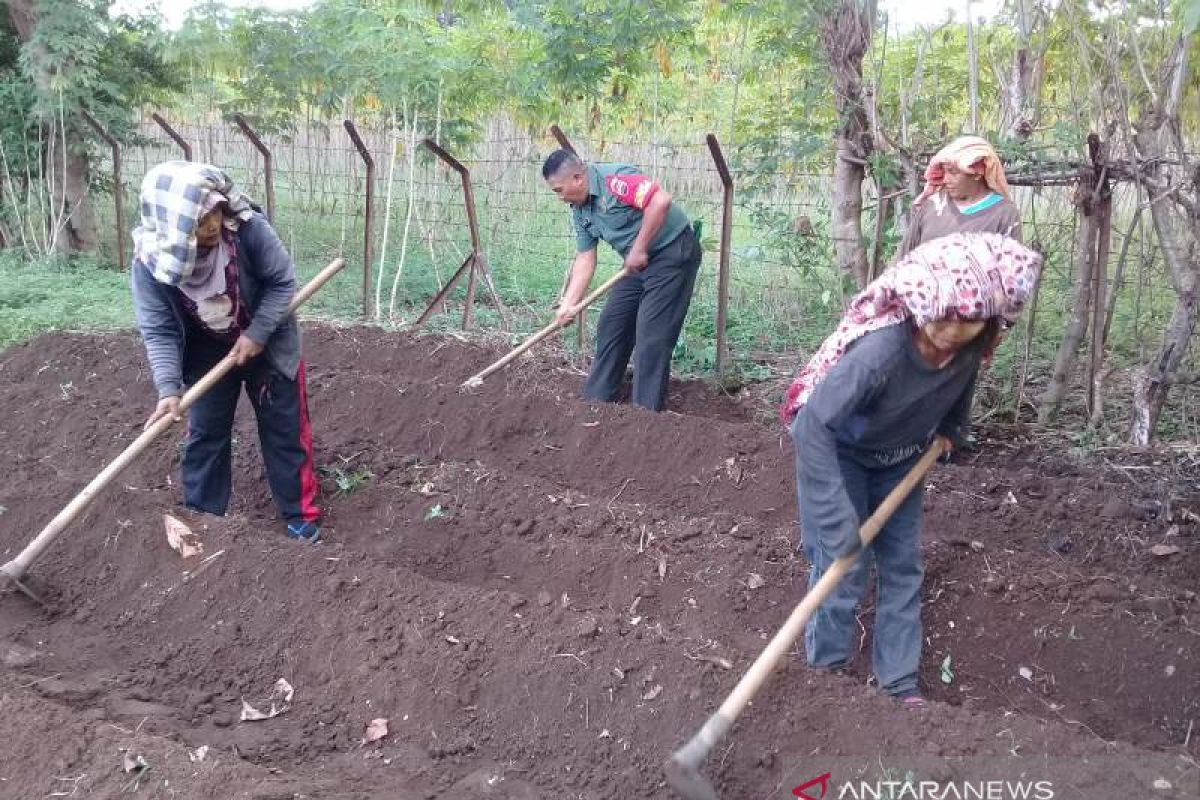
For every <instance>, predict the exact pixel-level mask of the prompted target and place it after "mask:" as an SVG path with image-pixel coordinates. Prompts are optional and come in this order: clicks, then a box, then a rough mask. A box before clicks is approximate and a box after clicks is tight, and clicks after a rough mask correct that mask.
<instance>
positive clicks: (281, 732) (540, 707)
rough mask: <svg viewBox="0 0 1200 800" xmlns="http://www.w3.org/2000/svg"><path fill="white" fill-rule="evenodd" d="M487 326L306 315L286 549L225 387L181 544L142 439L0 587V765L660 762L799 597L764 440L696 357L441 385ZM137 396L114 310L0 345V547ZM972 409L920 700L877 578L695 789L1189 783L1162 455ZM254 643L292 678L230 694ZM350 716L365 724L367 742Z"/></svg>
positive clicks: (1077, 793)
mask: <svg viewBox="0 0 1200 800" xmlns="http://www.w3.org/2000/svg"><path fill="white" fill-rule="evenodd" d="M494 355H495V353H493V352H491V351H489V350H487V349H484V348H481V347H479V346H476V345H471V344H466V343H463V342H460V341H457V340H455V339H450V338H437V337H412V336H406V335H397V334H389V333H385V332H381V331H378V330H374V329H363V328H329V327H317V328H310V329H309V330H308V333H307V361H308V364H309V376H310V377H309V380H310V386H309V393H310V398H311V406H312V413H313V423H314V431H315V436H316V442H317V461H318V464H319V465H321V466H322V467H323V468H324V473H325V475H326V483H325V489H326V493H325V498H324V499H325V505H326V510H327V516H326V525H325V531H326V536H327V541H326V542H325V543H323V544H322V545H320V546H318V547H315V548H312V547H304V546H301V545H297V544H294V543H291V542H289V541H288V540H286V539H285V538H284V537H283V536H282V534H281V533H280V529H279V525H278V523H277V522H276V521H275V519H274V517H273V509H272V506H271V503H270V498H269V496H268V494H267V490H266V483H265V480H263V479H262V474H261V473H262V469H261V462H260V460H259V457H258V454H257V437H256V435H255V434H254V431H253V425H252V414H250V413H249V408H243V409H242V410H241V413H240V415H239V425H238V429H237V440H236V444H235V448H236V455H235V461H236V466H235V471H236V474H235V495H236V498H235V506H234V508H233V509H232V510H231V513H230V515H229V516H228V517H225V518H212V517H199V516H195V515H183V518H184V519H185V520H186V521H188V522H189V523H190V524H192V525H193V527H194V528H195V529H196V530H197V531H198V532H199V533H200V535H201V538H202V539H203V541H204V548H205V552H204V556H200V557H196V558H193V559H192V560H190V561H187V562H184V561H181V560H180V558H179V556H178V555H177V554H176V553H175V552H173V551H172V550H170V549H169V548H168V546H167V544H166V541H165V538H164V534H163V524H162V514H163V513H164V512H172V513H177V511H178V509H177V507H176V505H175V504H176V501H177V475H176V468H177V453H178V450H177V447H176V446H175V445H174V443H171V444H168V443H165V442H164V443H160V444H159V445H158V446H156V447H155V448H153V452H152V453H151V454H148V455H147V456H146V457H145V458H143V459H142V460H141V461H139V462H138V463H137V464H135V465H134V466H133V467H132V468H131V469H130V470H129V471H128V472H127V473H126V474H125V475H123V476H122V477H121V479H120V480H119V481H118V485H116V486H114V487H112V488H110V489H109V490H108V491H107V492H106V493H105V495H104V496H103V498H102V499H101V500H100V501H99V502H97V503H96V504H95V506H94V507H93V508H92V509H91V510H90V511H89V512H88V514H87V515H86V517H85V518H84V519H83V520H81V521H79V522H77V523H76V524H75V525H73V526H72V527H71V528H70V529H69V530H68V532H67V533H66V534H65V535H64V537H63V538H62V539H61V540H60V541H59V542H58V543H57V544H56V545H55V546H54V547H53V548H52V550H51V551H49V552H48V553H47V554H46V556H45V557H44V558H43V560H42V561H40V562H39V563H38V564H37V565H36V566H35V568H34V569H33V573H32V578H33V580H34V581H35V582H36V583H37V585H38V586H39V587H40V588H41V589H42V590H43V591H44V592H45V594H46V596H47V598H48V601H49V603H48V607H47V608H46V609H38V608H35V607H33V606H32V605H31V604H29V603H28V602H26V601H25V600H24V598H22V597H20V596H18V595H14V594H10V595H8V596H6V597H4V598H0V798H34V797H39V798H40V797H48V796H62V797H66V796H71V797H117V796H122V797H123V796H138V797H154V798H234V797H238V798H259V800H267V799H268V798H291V797H305V798H362V799H363V800H366V799H368V798H369V799H371V800H383V798H396V799H397V800H409V798H435V797H445V798H512V800H532V799H534V798H537V799H539V800H540V799H542V798H560V797H561V798H587V799H588V800H599V798H622V799H625V798H665V797H669V796H670V794H669V790H668V789H667V788H666V786H665V784H664V782H663V780H662V777H661V770H660V765H661V763H662V761H663V759H664V758H665V757H666V756H667V755H668V754H669V753H670V752H671V751H672V750H673V749H674V748H675V747H677V746H678V745H679V744H681V743H682V742H683V741H684V740H685V739H686V738H687V737H689V736H690V735H691V734H692V733H693V732H694V731H695V730H696V729H697V728H698V727H699V725H700V724H701V723H702V722H703V720H704V719H705V718H706V716H707V715H708V714H709V713H711V712H712V710H713V709H714V708H715V707H716V705H717V704H718V703H719V702H720V700H721V699H723V697H724V696H725V694H726V693H727V692H728V691H729V690H730V689H731V688H732V687H733V685H734V683H735V682H736V680H737V678H738V676H739V675H740V673H741V672H742V671H743V670H744V669H745V668H746V667H747V666H748V665H749V663H750V662H751V661H752V660H753V658H754V657H755V655H757V653H758V651H759V650H760V649H761V648H762V647H763V645H764V644H765V641H766V639H767V638H769V637H770V635H771V634H772V633H773V632H774V631H775V629H776V628H777V627H778V626H779V625H780V624H781V622H782V621H783V619H784V618H785V616H786V614H787V612H788V610H789V609H790V608H791V607H792V606H793V605H794V604H795V602H796V601H797V600H798V599H799V597H801V596H802V594H803V589H804V585H805V564H804V563H803V561H802V559H801V558H799V557H798V556H797V554H796V553H795V548H794V545H795V539H796V531H795V516H796V514H795V500H794V481H793V477H792V470H791V455H790V449H789V445H788V443H787V442H786V441H785V440H783V439H782V438H781V437H780V435H779V432H778V430H777V429H776V428H775V427H774V426H773V425H771V424H770V423H769V422H768V421H766V420H769V419H770V413H769V410H768V409H764V408H762V407H760V406H758V405H756V404H754V403H752V402H750V401H748V400H746V399H739V398H737V397H730V396H727V395H721V396H714V394H713V392H712V390H710V389H709V388H708V387H707V386H705V385H704V384H701V383H686V384H680V385H677V386H675V387H674V388H673V395H672V408H673V409H675V412H674V413H667V414H663V415H653V414H649V413H646V412H642V411H640V410H635V409H631V408H628V407H625V406H604V407H595V406H590V405H588V404H586V403H583V402H581V401H579V400H578V399H577V398H576V391H577V388H578V385H579V382H580V378H579V374H578V373H577V371H573V370H572V369H571V368H570V366H569V364H568V363H567V362H566V361H565V359H563V358H562V357H561V356H557V355H554V354H553V353H552V352H550V351H543V352H542V353H541V354H540V355H539V358H538V359H536V360H535V359H526V360H524V361H522V362H520V363H519V364H518V365H517V366H516V367H515V368H514V369H511V370H509V371H508V372H505V373H502V374H500V375H497V376H495V377H494V378H492V379H491V380H489V382H487V383H486V384H485V385H484V386H483V387H482V388H480V389H476V390H473V391H472V392H470V393H462V392H460V391H459V390H458V384H459V382H460V381H461V380H463V378H465V377H466V376H468V375H470V374H472V373H474V372H475V371H476V370H477V369H479V368H480V367H481V366H483V365H484V364H486V363H487V362H488V361H489V360H491V358H493V357H494ZM151 405H152V388H151V386H150V384H149V380H148V374H147V369H146V364H145V360H144V355H143V353H142V351H141V348H140V345H139V343H138V342H137V341H136V339H134V338H133V337H131V336H126V335H110V336H83V335H55V336H47V337H43V338H41V339H38V340H36V341H34V342H31V343H29V344H26V345H22V346H18V347H14V348H12V349H10V350H8V351H7V352H5V353H4V354H3V355H0V408H2V409H3V412H2V413H0V455H2V456H3V458H4V462H5V464H6V465H7V470H6V471H7V476H6V480H5V481H4V482H3V484H0V507H3V511H0V551H3V553H4V557H5V558H6V559H7V558H9V557H11V556H12V555H13V554H15V552H16V551H17V550H18V549H19V548H20V547H21V546H23V544H24V543H25V542H26V541H27V539H28V538H29V537H30V536H32V535H33V534H34V533H36V532H37V531H38V530H39V529H40V528H41V526H42V525H44V524H45V523H46V522H47V521H48V520H49V518H50V517H52V516H53V514H54V513H55V512H56V511H57V510H58V509H59V508H60V507H61V506H62V505H63V504H65V502H66V501H67V500H68V499H70V496H71V495H72V493H74V492H75V491H77V490H78V489H79V488H81V487H82V486H83V485H84V484H85V483H86V482H87V481H88V480H89V479H90V478H91V477H92V476H93V475H94V474H95V473H96V472H97V471H98V470H99V469H100V467H101V466H102V465H103V464H104V463H105V461H106V460H107V459H110V458H112V457H113V456H114V455H115V454H116V453H117V452H119V451H120V449H121V448H122V447H123V446H124V445H125V444H126V443H127V442H128V441H130V440H131V439H132V438H133V437H134V436H135V435H136V433H137V432H138V430H139V428H140V424H141V421H142V419H143V418H144V416H145V414H146V413H147V412H148V410H149V409H150V407H151ZM982 438H983V441H982V442H981V447H980V449H979V450H978V451H977V452H970V453H963V454H960V455H958V456H956V463H955V464H952V465H949V466H941V467H938V468H937V470H936V472H935V473H934V475H933V476H932V478H931V484H932V485H931V487H930V491H929V493H928V498H927V500H926V511H927V517H926V523H925V542H926V559H927V561H926V568H927V580H926V584H925V622H926V635H927V639H928V641H927V647H926V649H925V663H924V664H923V680H924V681H925V686H926V689H927V691H928V693H929V696H930V697H931V698H932V699H934V700H935V701H936V702H933V703H931V705H930V707H929V708H928V709H926V710H923V711H915V712H914V711H906V710H904V709H901V708H898V707H897V706H895V705H894V704H893V703H892V702H891V701H889V700H887V699H884V698H881V697H879V696H878V695H877V694H876V692H875V691H874V689H873V688H871V687H869V686H868V685H867V684H866V677H867V675H868V674H869V642H870V609H869V607H868V608H867V609H866V611H865V612H864V614H863V618H862V622H863V625H864V627H863V631H862V638H861V642H862V643H866V644H865V645H864V647H863V648H862V649H863V650H864V652H862V653H860V655H859V658H858V659H857V660H856V662H855V664H854V665H853V666H852V669H851V671H850V674H849V675H845V676H832V675H827V674H816V673H813V672H811V671H809V670H808V669H806V668H805V667H804V665H803V661H802V659H801V658H800V657H799V656H798V655H797V656H796V657H794V658H792V659H791V660H790V661H789V662H788V663H787V664H786V666H785V667H784V668H782V669H781V670H780V671H779V673H778V674H777V675H776V676H775V677H774V679H773V681H772V682H771V683H770V685H769V686H768V687H767V688H766V690H765V691H764V692H763V693H762V694H761V695H760V697H759V698H758V701H757V702H756V703H755V704H754V705H753V707H752V708H751V709H750V710H749V711H748V712H747V714H746V715H745V716H744V717H743V718H742V720H741V721H740V722H739V723H738V725H737V726H736V727H735V729H734V732H733V734H732V735H731V736H730V737H729V738H728V739H727V740H726V741H725V742H724V743H723V744H722V745H721V746H720V747H719V748H718V751H716V752H714V753H713V754H712V757H711V758H710V759H709V762H708V764H707V765H706V773H707V774H708V775H709V776H711V778H712V779H713V782H714V784H715V785H716V786H717V787H718V788H719V790H720V792H721V794H722V797H724V798H776V797H792V796H793V794H792V789H793V787H795V786H797V785H799V784H802V783H804V782H806V781H807V780H809V779H810V778H813V777H815V776H817V775H820V774H822V773H824V772H827V771H828V772H832V773H833V779H834V780H835V781H843V780H850V779H855V780H857V779H859V778H860V777H862V778H864V779H870V780H874V779H880V778H883V779H887V778H896V777H898V778H899V779H903V778H904V777H905V776H906V775H907V776H911V777H913V778H915V779H924V780H943V781H944V780H951V779H955V778H957V779H960V780H967V779H977V778H980V777H982V776H984V775H985V774H986V775H987V776H988V777H994V778H997V779H1011V780H1016V779H1018V778H1019V777H1022V776H1023V777H1024V778H1026V779H1043V780H1050V781H1053V782H1054V789H1055V795H1054V796H1056V797H1088V798H1110V797H1111V798H1118V797H1121V798H1125V797H1150V796H1153V797H1200V769H1198V766H1197V761H1196V758H1197V756H1198V755H1200V729H1198V728H1200V656H1198V655H1197V645H1198V644H1200V601H1198V600H1197V598H1196V591H1197V590H1198V589H1200V526H1198V525H1197V522H1198V521H1200V517H1198V516H1197V514H1200V490H1198V489H1197V485H1196V479H1195V470H1194V465H1193V464H1192V463H1191V462H1190V460H1189V455H1188V453H1187V452H1171V451H1160V452H1150V453H1141V454H1116V453H1108V454H1101V455H1093V456H1091V457H1089V458H1086V459H1079V458H1074V457H1072V456H1071V455H1070V454H1069V453H1067V452H1063V451H1061V450H1057V449H1055V448H1054V447H1047V446H1043V445H1038V444H1037V443H1034V442H1030V441H1027V440H1019V439H1015V438H1013V437H1012V436H1011V435H1000V434H998V433H995V432H993V433H992V434H990V435H987V436H984V437H982ZM1105 455H1106V456H1107V457H1105ZM367 473H369V477H365V475H366V474H367ZM354 475H359V476H364V479H363V480H362V482H361V484H360V485H358V486H356V487H354V489H353V490H352V491H349V492H346V493H343V494H341V495H337V494H336V483H337V478H338V477H341V478H342V479H343V482H344V483H345V480H346V479H347V478H349V477H351V476H354ZM1155 545H1169V546H1173V547H1177V548H1178V550H1179V552H1177V553H1173V554H1170V555H1154V554H1153V553H1152V551H1151V548H1152V547H1154V546H1155ZM218 552H220V553H221V555H219V556H217V557H215V558H213V559H211V560H210V561H208V562H206V564H205V566H204V568H202V569H200V570H197V569H196V563H197V562H198V561H199V559H200V558H203V557H205V556H211V555H212V554H215V553H218ZM947 657H949V662H948V663H947V662H946V661H945V660H946V658H947ZM943 664H946V666H948V668H949V671H950V672H952V673H953V675H952V677H951V676H950V675H946V677H947V678H948V679H949V680H950V682H949V683H945V682H943V680H942V679H941V677H940V676H941V673H942V667H943ZM730 666H731V668H727V667H730ZM279 678H285V679H286V680H287V681H288V682H290V683H291V685H292V686H294V688H295V696H294V698H293V702H292V703H291V705H290V707H289V708H288V709H287V710H286V711H285V712H284V713H282V714H281V715H279V716H277V717H274V718H272V719H268V720H264V721H257V722H239V721H238V714H239V712H240V710H241V707H242V700H243V699H245V700H246V701H249V702H251V703H252V704H254V705H255V706H256V707H260V708H263V709H264V710H265V708H266V705H264V704H262V703H260V701H261V700H263V699H264V698H266V697H267V695H268V694H269V693H270V691H271V688H272V686H273V684H274V683H275V682H276V680H277V679H279ZM268 705H269V704H268ZM374 718H386V719H388V721H389V722H388V726H389V734H388V735H387V736H386V737H385V738H383V739H382V740H380V741H377V742H374V743H370V744H363V738H364V735H365V730H366V726H367V724H368V723H369V722H370V721H371V720H372V719H374ZM203 746H207V747H208V748H209V749H208V750H207V751H206V753H205V756H204V758H203V759H202V760H193V759H195V758H196V756H197V754H196V751H197V749H198V748H201V747H203ZM126 756H128V758H129V759H131V763H132V760H136V758H137V757H138V756H141V757H142V758H143V760H144V761H145V762H147V763H148V764H149V765H150V767H149V769H148V770H147V771H144V772H142V773H141V774H140V779H139V770H138V769H136V768H135V769H134V770H132V771H130V772H128V773H127V772H125V771H124V769H123V759H125V757H126ZM1155 781H1159V782H1160V783H1159V784H1158V785H1159V787H1160V788H1159V789H1154V788H1153V787H1154V783H1155ZM1163 781H1165V782H1167V783H1169V785H1170V788H1166V787H1167V783H1162V782H1163ZM830 796H834V795H833V794H832V789H831V795H830ZM896 796H912V795H905V794H901V795H896Z"/></svg>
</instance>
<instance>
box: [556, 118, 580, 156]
mask: <svg viewBox="0 0 1200 800" xmlns="http://www.w3.org/2000/svg"><path fill="white" fill-rule="evenodd" d="M550 135H551V136H553V137H554V140H555V141H557V142H558V146H559V147H561V148H562V149H563V150H566V151H567V152H568V153H571V154H573V155H576V156H577V155H579V151H578V150H576V149H575V145H573V144H571V140H570V139H568V138H567V135H566V134H565V133H563V129H562V128H560V127H558V125H551V126H550Z"/></svg>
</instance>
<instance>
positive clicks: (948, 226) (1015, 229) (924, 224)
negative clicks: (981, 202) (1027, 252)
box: [896, 193, 1021, 259]
mask: <svg viewBox="0 0 1200 800" xmlns="http://www.w3.org/2000/svg"><path fill="white" fill-rule="evenodd" d="M942 197H945V194H944V193H943V195H942ZM940 208H941V210H940V211H939V210H938V209H939V203H938V202H937V198H934V197H931V198H929V199H928V200H926V201H925V202H924V203H922V204H921V205H919V206H917V207H916V208H915V209H913V213H912V219H911V220H910V221H909V223H908V232H907V233H905V234H904V241H902V242H901V243H900V249H899V250H898V251H897V252H896V258H897V259H900V258H903V257H904V256H906V255H908V254H909V253H911V252H912V251H913V250H915V249H916V248H917V247H920V246H921V245H923V244H926V243H928V242H932V241H933V240H934V239H940V238H942V237H943V236H949V235H950V234H952V233H998V234H1000V235H1001V236H1008V237H1010V238H1013V239H1016V240H1017V241H1018V242H1019V241H1021V211H1020V209H1018V208H1017V207H1016V206H1015V205H1014V204H1013V203H1011V202H1009V201H1008V200H1000V202H998V203H996V204H995V205H992V206H988V207H987V208H985V209H983V210H982V211H977V212H975V213H973V214H967V213H965V212H964V211H963V210H962V209H960V208H959V207H958V204H957V203H955V202H954V201H953V200H952V199H950V198H948V197H945V202H944V203H943V204H942V205H941V206H940Z"/></svg>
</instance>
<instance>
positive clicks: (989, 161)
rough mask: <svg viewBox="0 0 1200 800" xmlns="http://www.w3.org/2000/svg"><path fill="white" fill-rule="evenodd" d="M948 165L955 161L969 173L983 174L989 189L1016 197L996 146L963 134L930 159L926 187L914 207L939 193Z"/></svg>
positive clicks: (961, 168)
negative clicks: (1010, 190) (1009, 188)
mask: <svg viewBox="0 0 1200 800" xmlns="http://www.w3.org/2000/svg"><path fill="white" fill-rule="evenodd" d="M947 164H953V165H954V166H956V167H958V168H959V170H961V171H962V172H966V173H968V174H974V175H982V176H983V180H984V183H986V184H987V185H988V188H989V189H991V190H992V191H993V192H995V193H996V194H998V195H1000V196H1001V197H1003V198H1004V199H1005V200H1011V199H1012V198H1011V197H1010V196H1009V192H1008V178H1007V176H1005V174H1004V167H1003V165H1001V163H1000V156H999V155H998V154H997V153H996V150H995V148H994V147H992V146H991V145H990V144H988V141H987V140H986V139H982V138H980V137H978V136H960V137H958V138H957V139H955V140H954V141H953V142H951V143H950V144H948V145H946V146H945V147H943V148H942V149H941V150H938V151H937V153H935V154H934V156H933V158H931V159H929V166H927V167H925V188H924V189H923V190H922V191H921V194H920V195H918V196H917V199H916V200H914V201H913V205H914V206H919V205H921V204H922V203H924V202H925V199H926V198H927V197H929V196H930V195H935V194H936V193H937V192H938V191H939V190H940V189H941V188H942V186H943V185H944V184H945V181H946V165H947ZM939 211H940V209H939Z"/></svg>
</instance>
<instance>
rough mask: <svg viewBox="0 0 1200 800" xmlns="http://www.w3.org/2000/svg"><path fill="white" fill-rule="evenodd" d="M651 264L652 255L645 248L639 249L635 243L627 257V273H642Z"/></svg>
mask: <svg viewBox="0 0 1200 800" xmlns="http://www.w3.org/2000/svg"><path fill="white" fill-rule="evenodd" d="M649 263H650V254H649V253H647V252H646V250H645V249H644V248H641V247H638V245H637V243H636V242H635V243H634V245H633V247H631V248H630V250H629V253H628V255H626V256H625V271H626V272H641V271H642V270H644V269H645V268H646V265H648V264H649Z"/></svg>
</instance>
